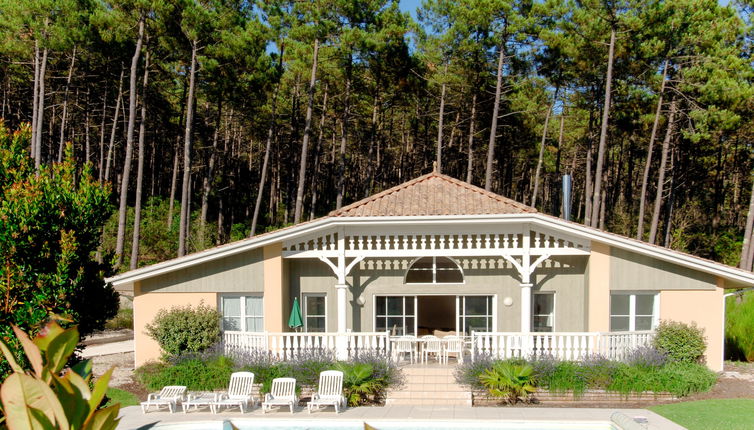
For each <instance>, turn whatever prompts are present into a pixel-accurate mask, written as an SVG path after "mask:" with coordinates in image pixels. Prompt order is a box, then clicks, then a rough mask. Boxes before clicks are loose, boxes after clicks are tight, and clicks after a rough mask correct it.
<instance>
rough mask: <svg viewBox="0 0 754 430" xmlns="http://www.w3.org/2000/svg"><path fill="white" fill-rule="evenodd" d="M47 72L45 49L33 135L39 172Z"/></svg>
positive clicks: (35, 162) (44, 51)
mask: <svg viewBox="0 0 754 430" xmlns="http://www.w3.org/2000/svg"><path fill="white" fill-rule="evenodd" d="M46 70H47V48H45V49H44V50H43V51H42V61H41V64H40V66H39V96H38V97H37V103H38V105H39V107H38V108H37V123H36V128H37V133H36V135H35V138H36V141H35V142H34V147H35V148H36V149H35V150H34V155H35V157H34V167H35V169H36V170H37V172H39V169H40V167H42V127H43V126H44V118H45V74H46Z"/></svg>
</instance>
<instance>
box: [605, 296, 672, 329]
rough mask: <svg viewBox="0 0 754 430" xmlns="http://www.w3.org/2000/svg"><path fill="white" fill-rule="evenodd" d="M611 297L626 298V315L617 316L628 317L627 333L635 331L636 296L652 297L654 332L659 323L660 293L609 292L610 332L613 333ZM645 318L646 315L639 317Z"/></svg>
mask: <svg viewBox="0 0 754 430" xmlns="http://www.w3.org/2000/svg"><path fill="white" fill-rule="evenodd" d="M613 296H628V315H617V316H620V317H625V316H628V331H630V332H633V331H636V317H637V315H636V296H652V297H653V298H654V300H652V328H651V329H650V330H654V329H655V328H657V325H658V324H659V322H660V293H659V292H658V291H610V304H609V305H608V306H610V309H609V313H610V331H611V332H614V331H615V330H614V329H613V326H612V325H613V324H612V319H613V310H612V305H613ZM641 316H647V315H641Z"/></svg>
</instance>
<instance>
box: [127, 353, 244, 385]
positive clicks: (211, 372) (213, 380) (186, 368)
mask: <svg viewBox="0 0 754 430" xmlns="http://www.w3.org/2000/svg"><path fill="white" fill-rule="evenodd" d="M233 370H234V365H233V361H232V360H231V359H229V358H228V357H223V356H220V357H216V358H213V359H209V360H202V359H199V358H186V359H183V360H179V361H177V362H175V363H172V364H163V363H149V364H145V365H144V366H141V367H139V368H138V369H136V378H137V379H138V380H139V382H141V383H142V384H144V386H146V387H147V388H148V389H149V390H151V391H157V390H159V389H161V388H162V387H164V386H166V385H185V386H186V387H187V388H188V389H189V390H192V391H212V390H219V389H226V388H227V387H228V382H229V381H230V374H231V373H233Z"/></svg>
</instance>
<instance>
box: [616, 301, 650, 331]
mask: <svg viewBox="0 0 754 430" xmlns="http://www.w3.org/2000/svg"><path fill="white" fill-rule="evenodd" d="M657 306H658V301H657V295H656V294H654V293H651V294H623V293H614V294H611V295H610V331H640V330H652V329H654V328H655V327H656V326H657V314H658V312H657Z"/></svg>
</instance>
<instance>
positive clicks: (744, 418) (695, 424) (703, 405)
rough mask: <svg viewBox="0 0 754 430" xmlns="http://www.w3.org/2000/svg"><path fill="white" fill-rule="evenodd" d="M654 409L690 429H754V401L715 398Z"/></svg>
mask: <svg viewBox="0 0 754 430" xmlns="http://www.w3.org/2000/svg"><path fill="white" fill-rule="evenodd" d="M649 409H650V410H652V411H654V412H656V413H658V414H660V415H662V416H664V417H665V418H667V419H669V420H672V421H674V422H676V423H678V424H680V425H682V426H684V427H686V428H688V429H689V430H744V429H747V430H749V429H751V428H754V399H714V400H698V401H695V402H683V403H673V404H668V405H658V406H652V407H650V408H649Z"/></svg>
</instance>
